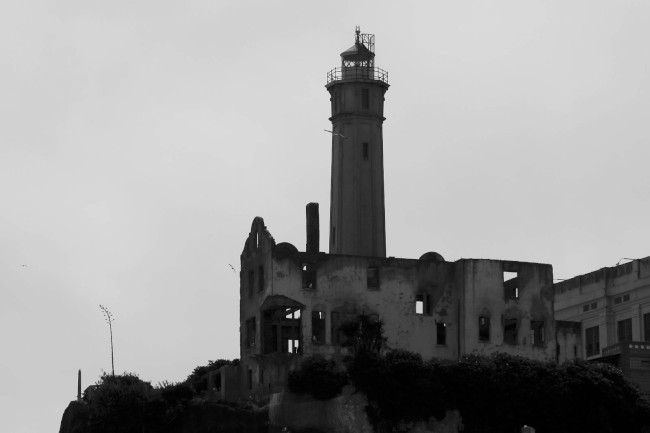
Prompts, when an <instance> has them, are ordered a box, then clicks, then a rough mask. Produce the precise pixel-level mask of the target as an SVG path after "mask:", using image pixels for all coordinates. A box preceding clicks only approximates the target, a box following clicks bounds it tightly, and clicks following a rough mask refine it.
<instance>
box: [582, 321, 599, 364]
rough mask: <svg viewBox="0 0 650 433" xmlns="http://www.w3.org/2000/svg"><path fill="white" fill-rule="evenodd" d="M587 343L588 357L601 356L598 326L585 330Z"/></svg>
mask: <svg viewBox="0 0 650 433" xmlns="http://www.w3.org/2000/svg"><path fill="white" fill-rule="evenodd" d="M585 341H586V343H587V344H586V349H587V357H590V356H594V355H599V354H600V336H599V334H598V326H594V327H592V328H587V329H585Z"/></svg>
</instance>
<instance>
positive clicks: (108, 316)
mask: <svg viewBox="0 0 650 433" xmlns="http://www.w3.org/2000/svg"><path fill="white" fill-rule="evenodd" d="M99 308H101V309H102V311H103V312H104V316H106V322H107V323H108V329H109V331H110V333H111V372H112V374H113V376H115V361H114V358H113V320H115V319H114V318H113V314H112V313H111V312H110V311H108V308H106V307H104V306H103V305H101V304H100V305H99Z"/></svg>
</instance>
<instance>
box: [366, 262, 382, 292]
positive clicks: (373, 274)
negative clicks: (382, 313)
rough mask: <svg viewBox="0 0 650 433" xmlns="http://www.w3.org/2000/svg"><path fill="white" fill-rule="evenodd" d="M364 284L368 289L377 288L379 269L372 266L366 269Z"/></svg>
mask: <svg viewBox="0 0 650 433" xmlns="http://www.w3.org/2000/svg"><path fill="white" fill-rule="evenodd" d="M366 272H367V273H366V286H367V287H368V288H369V289H378V288H379V269H377V268H374V267H369V268H368V270H367V271H366Z"/></svg>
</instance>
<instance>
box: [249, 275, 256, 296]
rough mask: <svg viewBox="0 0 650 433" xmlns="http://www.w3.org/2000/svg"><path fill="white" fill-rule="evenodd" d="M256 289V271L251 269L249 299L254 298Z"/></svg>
mask: <svg viewBox="0 0 650 433" xmlns="http://www.w3.org/2000/svg"><path fill="white" fill-rule="evenodd" d="M254 287H255V271H254V270H252V269H251V270H249V271H248V296H249V297H251V296H253V290H254Z"/></svg>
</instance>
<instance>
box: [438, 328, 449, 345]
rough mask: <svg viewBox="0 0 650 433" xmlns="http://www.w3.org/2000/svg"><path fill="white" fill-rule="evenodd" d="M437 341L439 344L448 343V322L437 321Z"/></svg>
mask: <svg viewBox="0 0 650 433" xmlns="http://www.w3.org/2000/svg"><path fill="white" fill-rule="evenodd" d="M436 343H437V344H439V345H446V344H447V324H446V323H436Z"/></svg>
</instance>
